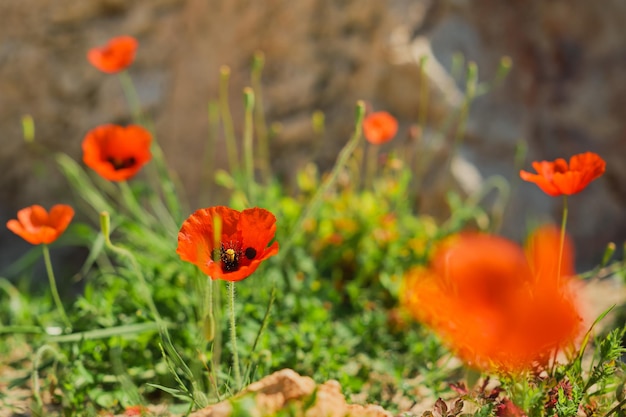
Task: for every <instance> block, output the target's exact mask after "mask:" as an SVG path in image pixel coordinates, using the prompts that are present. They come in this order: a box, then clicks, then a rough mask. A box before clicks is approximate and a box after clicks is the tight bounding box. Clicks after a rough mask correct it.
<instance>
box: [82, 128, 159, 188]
mask: <svg viewBox="0 0 626 417" xmlns="http://www.w3.org/2000/svg"><path fill="white" fill-rule="evenodd" d="M150 142H152V137H151V136H150V133H149V132H148V131H147V130H146V129H144V128H143V127H141V126H136V125H130V126H127V127H122V126H116V125H102V126H98V127H96V128H95V129H93V130H91V131H89V132H88V133H87V135H86V136H85V139H84V140H83V161H84V162H85V165H87V166H88V167H89V168H91V169H93V170H94V171H96V172H97V173H98V174H100V176H102V177H103V178H105V179H107V180H109V181H124V180H127V179H129V178H131V177H133V176H135V174H137V172H139V170H140V169H141V167H142V166H143V165H144V164H146V163H147V162H148V161H150V159H151V158H152V154H151V153H150Z"/></svg>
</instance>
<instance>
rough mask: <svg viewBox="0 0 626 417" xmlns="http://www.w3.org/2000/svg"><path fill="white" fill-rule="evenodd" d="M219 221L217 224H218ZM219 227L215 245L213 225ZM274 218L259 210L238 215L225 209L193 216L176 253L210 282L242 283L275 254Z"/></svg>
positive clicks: (183, 231)
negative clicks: (217, 280)
mask: <svg viewBox="0 0 626 417" xmlns="http://www.w3.org/2000/svg"><path fill="white" fill-rule="evenodd" d="M217 219H219V220H217ZM217 223H220V224H221V232H220V235H219V236H217V238H218V240H219V242H216V236H215V232H216V226H215V225H216V224H217ZM275 233H276V217H274V215H273V214H272V213H270V212H269V211H267V210H265V209H262V208H256V207H255V208H251V209H246V210H243V211H241V212H239V211H237V210H233V209H231V208H228V207H224V206H217V207H210V208H205V209H200V210H197V211H196V212H194V213H193V214H192V215H191V216H189V218H187V220H185V221H184V222H183V225H182V227H181V229H180V232H179V233H178V249H177V250H176V253H178V255H179V256H180V258H181V259H182V260H184V261H187V262H191V263H193V264H195V265H197V266H198V267H199V268H200V269H201V270H202V272H204V273H205V274H207V275H208V276H210V277H211V278H212V279H222V280H225V281H231V282H232V281H241V280H243V279H245V278H247V277H248V276H250V274H252V273H253V272H254V271H255V270H256V269H257V268H258V266H259V265H260V264H261V262H263V261H264V260H266V259H267V258H269V257H270V256H274V255H276V254H277V253H278V242H274V243H272V245H270V246H269V247H268V245H269V243H270V242H271V240H272V239H273V238H274V234H275Z"/></svg>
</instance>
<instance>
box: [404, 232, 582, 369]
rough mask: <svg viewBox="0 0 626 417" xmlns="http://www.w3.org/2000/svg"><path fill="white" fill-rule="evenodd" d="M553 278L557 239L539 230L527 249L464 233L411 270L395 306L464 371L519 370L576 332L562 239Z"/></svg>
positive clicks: (543, 357)
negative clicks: (456, 359)
mask: <svg viewBox="0 0 626 417" xmlns="http://www.w3.org/2000/svg"><path fill="white" fill-rule="evenodd" d="M566 243H567V244H566V245H565V247H564V249H563V258H562V264H561V268H560V272H561V276H560V277H559V276H558V271H559V268H558V261H557V259H558V258H559V247H560V234H559V230H558V229H556V228H553V227H544V228H541V229H539V230H538V231H537V232H535V233H534V234H533V235H532V237H531V238H530V240H529V243H528V245H527V250H526V252H524V251H523V250H522V248H520V247H519V246H517V245H516V244H514V243H513V242H510V241H508V240H506V239H503V238H500V237H496V236H489V235H481V234H467V235H462V236H459V237H458V238H456V239H455V240H453V241H451V242H449V243H448V244H446V245H444V246H442V247H441V248H440V249H439V250H437V251H436V253H435V255H434V258H433V261H432V263H431V266H430V267H429V268H422V269H414V270H412V271H410V272H409V273H408V274H407V276H406V279H405V282H404V289H403V292H402V295H401V297H402V302H403V304H404V306H405V307H406V308H407V309H408V311H409V312H410V313H411V314H412V315H413V316H414V317H415V318H417V319H418V320H420V321H423V322H424V323H425V324H427V325H428V326H430V327H431V328H432V329H433V330H435V331H436V332H437V333H438V334H439V335H440V336H441V337H442V339H443V340H444V341H445V342H446V343H447V344H448V345H449V346H450V347H451V348H452V349H453V350H454V351H455V352H456V353H457V354H458V355H459V356H460V357H461V358H462V359H463V360H465V361H466V362H467V363H468V364H469V365H470V366H473V367H476V368H479V369H482V370H503V371H507V372H518V371H521V370H523V369H528V368H530V367H531V366H532V365H533V364H534V363H545V362H546V361H547V360H548V359H549V357H550V355H549V354H550V353H551V352H554V350H556V349H558V348H560V347H563V346H566V345H568V344H570V343H572V342H573V341H574V340H575V338H576V337H577V336H578V335H579V334H580V331H581V330H582V322H581V316H580V313H579V307H578V304H577V300H576V299H575V297H574V293H573V288H572V285H573V284H572V282H571V280H570V279H569V277H570V276H571V274H573V271H574V270H573V266H572V265H573V256H572V249H571V245H570V243H569V241H567V242H566Z"/></svg>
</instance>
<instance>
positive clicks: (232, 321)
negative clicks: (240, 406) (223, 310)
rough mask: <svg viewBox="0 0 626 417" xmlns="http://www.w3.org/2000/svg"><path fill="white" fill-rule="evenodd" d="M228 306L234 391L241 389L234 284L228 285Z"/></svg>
mask: <svg viewBox="0 0 626 417" xmlns="http://www.w3.org/2000/svg"><path fill="white" fill-rule="evenodd" d="M228 306H229V313H230V347H231V349H232V350H233V372H234V373H235V391H239V390H240V389H241V370H240V369H239V353H238V352H237V328H236V324H235V283H234V282H230V283H229V284H228Z"/></svg>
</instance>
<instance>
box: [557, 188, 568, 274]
mask: <svg viewBox="0 0 626 417" xmlns="http://www.w3.org/2000/svg"><path fill="white" fill-rule="evenodd" d="M566 226H567V195H563V218H562V220H561V243H560V245H559V263H558V266H557V280H558V281H559V282H560V280H561V263H563V246H565V228H566Z"/></svg>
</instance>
